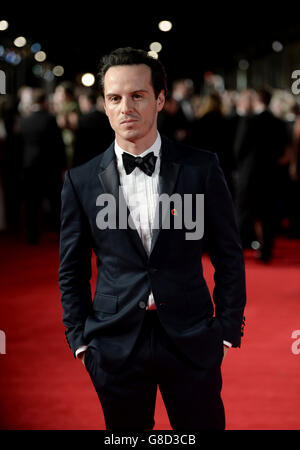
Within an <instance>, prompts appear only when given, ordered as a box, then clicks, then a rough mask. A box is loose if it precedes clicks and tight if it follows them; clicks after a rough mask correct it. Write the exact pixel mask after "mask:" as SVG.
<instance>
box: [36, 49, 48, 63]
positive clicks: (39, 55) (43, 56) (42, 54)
mask: <svg viewBox="0 0 300 450" xmlns="http://www.w3.org/2000/svg"><path fill="white" fill-rule="evenodd" d="M46 58H47V55H46V53H45V52H43V51H42V50H40V51H39V52H36V54H35V55H34V59H35V60H36V61H38V62H43V61H45V60H46Z"/></svg>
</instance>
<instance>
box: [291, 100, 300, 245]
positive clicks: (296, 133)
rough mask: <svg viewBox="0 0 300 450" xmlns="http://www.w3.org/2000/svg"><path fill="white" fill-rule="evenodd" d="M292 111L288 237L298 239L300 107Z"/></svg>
mask: <svg viewBox="0 0 300 450" xmlns="http://www.w3.org/2000/svg"><path fill="white" fill-rule="evenodd" d="M294 111H295V114H296V118H295V122H294V126H293V141H292V156H291V161H290V167H289V174H290V177H291V180H292V183H293V189H292V209H291V217H290V230H289V236H290V237H291V238H297V239H300V207H299V204H300V105H298V104H297V105H296V106H295V109H294Z"/></svg>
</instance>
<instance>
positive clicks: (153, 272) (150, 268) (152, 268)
mask: <svg viewBox="0 0 300 450" xmlns="http://www.w3.org/2000/svg"><path fill="white" fill-rule="evenodd" d="M157 271H158V269H156V268H155V267H149V273H150V274H151V275H154V274H155V273H156V272H157Z"/></svg>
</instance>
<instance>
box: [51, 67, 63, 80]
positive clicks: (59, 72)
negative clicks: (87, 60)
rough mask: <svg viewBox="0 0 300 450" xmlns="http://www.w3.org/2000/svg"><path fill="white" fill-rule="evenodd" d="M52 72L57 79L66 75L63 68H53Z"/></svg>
mask: <svg viewBox="0 0 300 450" xmlns="http://www.w3.org/2000/svg"><path fill="white" fill-rule="evenodd" d="M52 72H53V74H54V75H55V76H56V77H61V76H62V75H63V74H64V72H65V69H64V68H63V66H55V67H53V69H52Z"/></svg>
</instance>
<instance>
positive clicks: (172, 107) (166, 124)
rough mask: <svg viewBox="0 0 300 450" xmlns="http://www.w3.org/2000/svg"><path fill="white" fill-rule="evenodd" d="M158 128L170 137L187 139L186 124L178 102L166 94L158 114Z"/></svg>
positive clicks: (181, 140) (180, 139) (180, 140)
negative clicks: (162, 106)
mask: <svg viewBox="0 0 300 450" xmlns="http://www.w3.org/2000/svg"><path fill="white" fill-rule="evenodd" d="M157 124H158V130H159V131H160V132H161V133H162V134H164V135H165V136H167V137H168V138H170V139H174V140H175V141H177V142H183V141H185V140H186V139H187V135H188V132H187V129H188V124H187V120H186V117H185V116H184V114H183V112H182V109H181V108H180V104H179V102H178V101H177V100H175V98H174V97H173V96H172V95H169V94H167V97H166V101H165V105H164V108H163V110H162V111H161V113H160V114H159V116H158V122H157Z"/></svg>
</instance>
